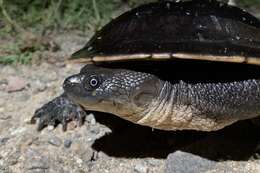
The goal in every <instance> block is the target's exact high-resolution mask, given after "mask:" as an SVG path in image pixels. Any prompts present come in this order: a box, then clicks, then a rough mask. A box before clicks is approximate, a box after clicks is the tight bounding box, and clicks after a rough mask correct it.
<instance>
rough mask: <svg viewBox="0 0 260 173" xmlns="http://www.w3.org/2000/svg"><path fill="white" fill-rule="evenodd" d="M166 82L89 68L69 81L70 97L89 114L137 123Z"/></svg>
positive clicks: (144, 76) (68, 92) (85, 68)
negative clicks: (98, 113) (105, 115)
mask: <svg viewBox="0 0 260 173" xmlns="http://www.w3.org/2000/svg"><path fill="white" fill-rule="evenodd" d="M162 85H163V81H161V80H160V79H158V78H157V77H155V76H153V75H151V74H147V73H141V72H135V71H130V70H122V69H106V68H101V67H96V66H94V65H87V66H85V67H84V68H83V69H82V70H81V72H80V73H79V74H77V75H73V76H71V77H69V78H67V79H66V80H65V82H64V90H65V92H66V94H67V95H68V97H69V98H70V99H71V100H72V101H74V102H75V103H78V104H79V105H81V106H83V107H84V108H85V109H87V110H95V111H101V112H109V113H113V114H115V115H119V116H120V117H123V118H125V119H128V120H130V121H134V122H136V121H137V120H138V119H140V118H138V115H140V112H143V111H144V110H146V109H147V106H148V105H149V103H151V102H152V101H153V100H155V99H156V98H157V97H158V95H159V92H160V90H161V88H162Z"/></svg>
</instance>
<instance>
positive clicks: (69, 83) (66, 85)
mask: <svg viewBox="0 0 260 173" xmlns="http://www.w3.org/2000/svg"><path fill="white" fill-rule="evenodd" d="M79 83H80V78H79V77H78V76H76V75H74V76H71V77H68V78H67V79H65V81H64V82H63V89H65V90H66V89H70V88H71V87H72V86H74V85H76V84H79Z"/></svg>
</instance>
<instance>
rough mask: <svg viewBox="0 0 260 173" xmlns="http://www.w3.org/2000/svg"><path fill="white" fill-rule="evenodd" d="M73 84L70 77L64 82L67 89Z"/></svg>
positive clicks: (64, 87)
mask: <svg viewBox="0 0 260 173" xmlns="http://www.w3.org/2000/svg"><path fill="white" fill-rule="evenodd" d="M71 86H72V83H71V82H70V79H69V78H67V79H65V81H64V82H63V89H64V90H67V89H68V88H70V87H71Z"/></svg>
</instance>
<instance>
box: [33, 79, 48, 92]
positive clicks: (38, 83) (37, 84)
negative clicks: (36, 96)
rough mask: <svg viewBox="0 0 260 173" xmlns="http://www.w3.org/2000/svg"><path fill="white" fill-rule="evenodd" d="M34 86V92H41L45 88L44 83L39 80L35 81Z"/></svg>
mask: <svg viewBox="0 0 260 173" xmlns="http://www.w3.org/2000/svg"><path fill="white" fill-rule="evenodd" d="M34 87H35V90H34V92H43V91H44V90H46V88H47V86H46V84H45V83H44V82H42V81H40V80H36V81H35V83H34Z"/></svg>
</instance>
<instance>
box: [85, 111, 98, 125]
mask: <svg viewBox="0 0 260 173" xmlns="http://www.w3.org/2000/svg"><path fill="white" fill-rule="evenodd" d="M86 121H87V122H88V123H90V124H91V125H95V124H96V119H95V116H94V114H92V113H91V114H89V115H87V116H86Z"/></svg>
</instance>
